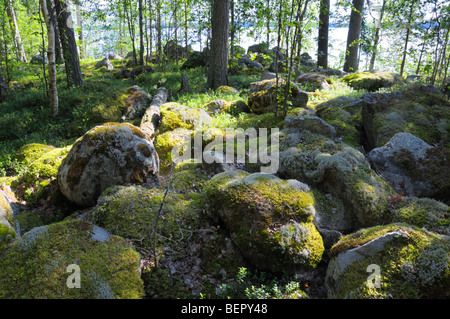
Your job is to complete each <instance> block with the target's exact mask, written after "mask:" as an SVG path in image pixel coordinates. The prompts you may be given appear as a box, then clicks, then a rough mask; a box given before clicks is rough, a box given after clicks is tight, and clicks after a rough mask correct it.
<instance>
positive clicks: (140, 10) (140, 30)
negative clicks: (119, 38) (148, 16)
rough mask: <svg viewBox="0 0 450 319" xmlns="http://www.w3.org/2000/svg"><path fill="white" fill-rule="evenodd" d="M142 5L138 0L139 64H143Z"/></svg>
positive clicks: (140, 0)
mask: <svg viewBox="0 0 450 319" xmlns="http://www.w3.org/2000/svg"><path fill="white" fill-rule="evenodd" d="M144 53H145V47H144V6H143V5H142V0H139V65H144Z"/></svg>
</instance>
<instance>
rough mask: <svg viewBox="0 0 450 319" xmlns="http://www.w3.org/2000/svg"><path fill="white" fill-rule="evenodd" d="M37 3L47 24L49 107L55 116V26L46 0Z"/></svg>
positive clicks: (56, 100) (56, 97) (56, 99)
mask: <svg viewBox="0 0 450 319" xmlns="http://www.w3.org/2000/svg"><path fill="white" fill-rule="evenodd" d="M39 3H40V4H41V10H42V15H43V16H44V20H45V23H46V25H47V37H48V49H47V55H48V67H49V69H48V73H49V93H50V108H51V111H52V115H53V116H54V117H55V116H57V115H58V113H59V101H58V88H57V86H56V56H55V48H56V35H55V26H54V25H53V21H52V19H51V17H50V15H49V12H48V9H47V3H46V0H39Z"/></svg>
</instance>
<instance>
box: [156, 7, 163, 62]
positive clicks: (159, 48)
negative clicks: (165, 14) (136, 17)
mask: <svg viewBox="0 0 450 319" xmlns="http://www.w3.org/2000/svg"><path fill="white" fill-rule="evenodd" d="M156 11H157V14H156V31H157V35H156V38H157V39H156V51H157V55H158V56H157V63H158V64H161V63H162V28H161V0H157V1H156Z"/></svg>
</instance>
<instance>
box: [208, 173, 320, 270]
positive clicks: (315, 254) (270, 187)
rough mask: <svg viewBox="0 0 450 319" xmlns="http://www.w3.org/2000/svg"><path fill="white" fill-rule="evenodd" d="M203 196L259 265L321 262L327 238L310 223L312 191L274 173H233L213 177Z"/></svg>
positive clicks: (311, 265) (286, 267) (288, 267)
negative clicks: (323, 240) (324, 238)
mask: <svg viewBox="0 0 450 319" xmlns="http://www.w3.org/2000/svg"><path fill="white" fill-rule="evenodd" d="M205 195H206V198H207V199H208V203H209V207H208V210H209V212H210V214H211V216H212V217H213V218H216V219H220V220H222V221H223V222H224V223H225V225H226V227H227V228H228V229H229V230H230V232H231V234H232V238H233V240H234V242H235V243H236V245H237V246H238V247H239V248H240V249H241V251H242V252H243V254H245V255H246V256H247V258H249V259H250V260H251V261H252V263H254V264H255V265H259V267H268V268H269V269H274V268H276V267H277V266H278V267H280V269H284V270H286V271H292V269H294V268H295V267H305V268H314V267H315V266H317V262H318V260H320V258H321V256H322V253H323V242H322V239H321V237H320V235H319V234H318V232H317V230H316V229H315V226H311V224H312V219H313V214H314V208H313V206H314V198H313V196H312V195H311V194H310V193H308V192H304V191H302V190H300V189H297V188H296V187H295V186H292V185H291V184H290V183H289V182H287V181H283V180H281V179H278V178H277V177H275V176H273V175H263V174H251V175H250V174H248V173H246V172H242V171H231V172H226V173H222V174H218V175H216V176H215V177H214V178H213V179H211V180H210V181H209V182H208V184H207V186H206V188H205ZM300 265H301V266H300Z"/></svg>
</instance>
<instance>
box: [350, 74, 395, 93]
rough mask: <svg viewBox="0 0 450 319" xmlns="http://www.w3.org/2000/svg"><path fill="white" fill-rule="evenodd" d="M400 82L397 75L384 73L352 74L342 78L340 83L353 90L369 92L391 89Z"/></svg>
mask: <svg viewBox="0 0 450 319" xmlns="http://www.w3.org/2000/svg"><path fill="white" fill-rule="evenodd" d="M401 80H402V78H401V77H400V76H399V75H397V74H395V73H390V72H384V71H375V72H360V73H352V74H349V75H346V76H344V77H343V78H342V81H344V82H346V83H348V84H349V85H350V86H351V87H352V88H354V89H355V90H367V91H369V92H374V91H377V90H378V89H380V88H384V87H391V86H393V85H394V84H395V83H397V82H399V81H401Z"/></svg>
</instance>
